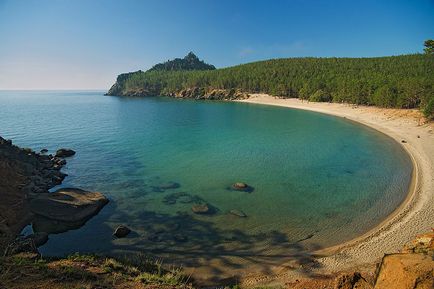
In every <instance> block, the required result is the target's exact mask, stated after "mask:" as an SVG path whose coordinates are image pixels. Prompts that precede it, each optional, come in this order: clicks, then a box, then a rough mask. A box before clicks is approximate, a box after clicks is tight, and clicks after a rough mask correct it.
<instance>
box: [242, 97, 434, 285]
mask: <svg viewBox="0 0 434 289" xmlns="http://www.w3.org/2000/svg"><path fill="white" fill-rule="evenodd" d="M239 101H240V102H245V103H253V104H263V105H275V106H283V107H288V108H295V109H304V110H310V111H315V112H320V113H325V114H330V115H334V116H338V117H344V118H347V119H349V120H353V121H356V122H359V123H362V124H364V125H367V126H369V127H372V128H374V129H377V130H378V131H380V132H382V133H385V134H387V135H388V136H390V137H392V138H393V139H395V140H396V141H397V142H398V143H400V144H401V145H402V146H403V147H404V149H405V150H406V151H407V152H408V153H409V155H410V156H411V158H412V160H413V165H414V171H413V181H412V185H411V188H410V191H409V194H408V196H407V198H406V200H405V201H404V202H403V203H402V204H401V206H399V207H398V208H397V209H396V210H395V211H394V212H393V213H392V214H391V215H390V216H389V217H388V218H387V219H386V220H384V221H383V222H382V223H381V224H379V225H377V226H376V227H375V228H373V229H371V230H370V231H369V232H367V233H365V234H364V235H362V236H360V237H358V238H356V239H354V240H351V241H349V242H345V243H343V244H340V245H338V246H334V247H331V248H327V249H324V250H321V251H318V252H316V253H317V254H318V255H321V256H322V257H320V258H318V262H319V264H318V265H319V266H317V269H314V271H315V272H314V273H317V274H326V273H327V274H328V273H334V272H339V271H344V270H351V269H354V268H357V269H359V270H360V268H366V269H367V270H372V269H373V268H374V266H375V263H376V262H378V261H379V260H380V259H381V258H382V257H383V255H384V254H386V253H393V252H397V251H398V250H399V249H400V248H402V246H403V245H404V244H405V243H407V242H409V241H410V240H412V239H413V238H414V236H415V235H417V234H420V233H423V232H427V231H429V230H430V229H431V228H432V227H434V125H433V123H432V122H431V123H423V118H422V115H421V114H420V112H418V111H417V110H403V109H384V108H378V107H366V106H354V105H350V104H337V103H312V102H307V101H301V100H299V99H281V98H276V97H273V96H270V95H265V94H252V95H251V96H250V98H248V99H245V100H239ZM402 141H405V142H402ZM273 271H274V273H275V274H270V275H268V276H252V277H251V278H249V277H247V278H246V279H245V280H244V283H245V284H246V285H248V284H254V283H258V282H259V283H273V282H278V283H281V282H285V281H286V280H290V279H291V278H293V277H294V276H297V275H303V273H302V270H300V271H298V270H295V271H294V270H288V269H287V268H286V266H282V267H281V268H277V269H276V270H273Z"/></svg>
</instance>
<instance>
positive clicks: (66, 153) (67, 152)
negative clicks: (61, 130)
mask: <svg viewBox="0 0 434 289" xmlns="http://www.w3.org/2000/svg"><path fill="white" fill-rule="evenodd" d="M73 155H75V151H73V150H72V149H64V148H62V149H58V150H57V151H56V157H58V158H66V157H71V156H73Z"/></svg>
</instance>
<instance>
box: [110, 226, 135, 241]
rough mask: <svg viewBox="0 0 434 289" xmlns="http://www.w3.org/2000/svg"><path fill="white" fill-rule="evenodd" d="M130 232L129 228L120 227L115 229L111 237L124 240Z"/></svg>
mask: <svg viewBox="0 0 434 289" xmlns="http://www.w3.org/2000/svg"><path fill="white" fill-rule="evenodd" d="M130 232H131V230H130V228H128V227H127V226H124V225H120V226H118V227H117V228H116V230H115V231H114V233H113V236H116V237H117V238H124V237H126V236H127V235H128V234H129V233H130Z"/></svg>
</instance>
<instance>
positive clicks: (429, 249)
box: [401, 231, 434, 255]
mask: <svg viewBox="0 0 434 289" xmlns="http://www.w3.org/2000/svg"><path fill="white" fill-rule="evenodd" d="M401 252H402V253H423V254H429V255H434V231H433V232H429V233H425V234H420V235H417V236H416V238H415V239H414V240H412V241H411V242H410V243H408V244H405V245H404V247H403V248H402V251H401Z"/></svg>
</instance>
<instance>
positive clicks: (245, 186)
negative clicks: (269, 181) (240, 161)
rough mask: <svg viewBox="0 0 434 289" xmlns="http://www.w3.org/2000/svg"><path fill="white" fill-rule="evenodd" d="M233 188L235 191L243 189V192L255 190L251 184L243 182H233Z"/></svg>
mask: <svg viewBox="0 0 434 289" xmlns="http://www.w3.org/2000/svg"><path fill="white" fill-rule="evenodd" d="M232 189H233V190H235V191H242V192H249V193H250V192H252V191H253V188H252V187H251V186H249V185H248V184H246V183H242V182H237V183H235V184H233V185H232Z"/></svg>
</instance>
